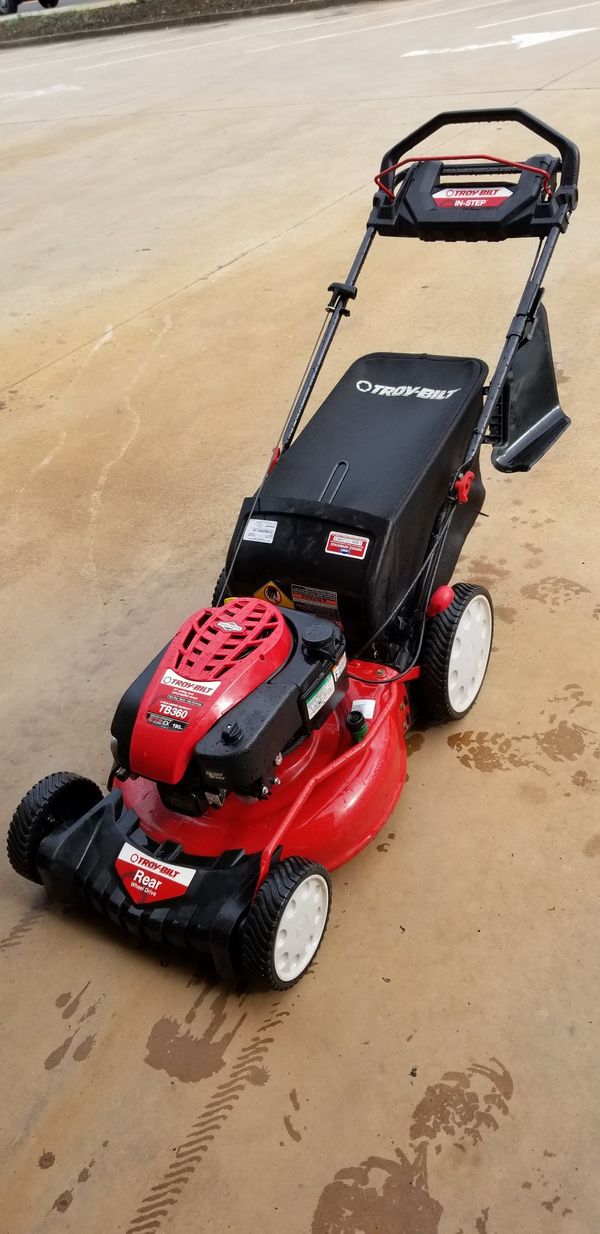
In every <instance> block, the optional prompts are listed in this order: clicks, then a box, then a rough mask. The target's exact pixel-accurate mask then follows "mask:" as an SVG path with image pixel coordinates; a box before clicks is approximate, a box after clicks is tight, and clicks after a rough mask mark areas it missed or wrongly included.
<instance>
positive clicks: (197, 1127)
mask: <svg viewBox="0 0 600 1234" xmlns="http://www.w3.org/2000/svg"><path fill="white" fill-rule="evenodd" d="M286 1001H287V1006H286V1007H285V1008H283V1007H282V1006H281V1000H279V999H277V1000H276V1001H275V1002H272V1003H271V1004H270V1007H269V1011H268V1013H267V1015H266V1017H265V1020H264V1021H263V1023H262V1024H261V1025H260V1027H259V1028H258V1029H257V1031H256V1032H255V1033H254V1035H253V1037H252V1038H251V1040H250V1042H249V1043H248V1045H245V1046H242V1047H241V1049H240V1050H239V1052H238V1054H237V1056H236V1059H235V1062H234V1063H233V1064H232V1066H231V1067H230V1068H229V1071H228V1074H227V1076H226V1077H225V1079H223V1080H222V1081H221V1083H220V1084H219V1085H218V1086H217V1088H216V1089H215V1090H214V1091H213V1094H212V1096H211V1098H210V1100H209V1101H208V1103H207V1104H206V1105H205V1106H204V1107H203V1109H202V1112H201V1114H200V1116H199V1117H198V1118H197V1119H196V1121H195V1122H194V1123H193V1125H192V1127H191V1129H190V1131H189V1132H188V1134H187V1136H186V1137H185V1139H184V1140H182V1142H181V1144H180V1145H179V1146H178V1148H177V1149H176V1152H175V1156H174V1159H173V1160H172V1161H171V1162H170V1164H169V1165H168V1167H167V1169H166V1170H165V1171H164V1174H163V1175H162V1178H160V1180H159V1181H157V1182H156V1183H154V1184H153V1185H152V1186H151V1187H150V1188H149V1190H148V1191H147V1192H146V1195H145V1196H144V1198H143V1199H142V1200H141V1202H140V1204H139V1206H138V1208H137V1211H136V1213H135V1215H134V1217H133V1218H132V1220H131V1221H130V1223H129V1225H128V1226H127V1228H126V1232H125V1234H147V1232H148V1231H152V1234H157V1231H158V1230H159V1229H160V1227H161V1226H162V1224H163V1221H164V1220H165V1219H167V1218H168V1220H169V1222H171V1221H172V1217H173V1212H172V1210H173V1208H174V1206H175V1205H176V1204H177V1200H178V1197H179V1196H180V1195H181V1192H182V1190H183V1188H184V1187H185V1186H186V1184H187V1183H188V1182H189V1181H190V1179H191V1177H192V1175H193V1174H194V1173H195V1171H196V1168H197V1166H199V1165H200V1164H201V1162H203V1161H204V1157H205V1154H206V1153H208V1152H209V1149H210V1146H211V1144H212V1143H213V1141H214V1140H215V1139H216V1137H217V1136H218V1134H219V1132H220V1131H221V1130H222V1129H223V1127H224V1126H225V1124H226V1122H227V1120H228V1119H229V1117H230V1116H231V1114H232V1112H233V1111H234V1110H235V1108H236V1106H237V1103H238V1102H239V1100H240V1098H241V1096H242V1094H243V1093H244V1092H245V1091H246V1088H247V1086H248V1084H251V1083H252V1082H253V1081H252V1079H251V1076H252V1075H253V1074H254V1073H255V1072H256V1069H257V1068H262V1067H263V1066H264V1061H265V1058H266V1056H267V1054H268V1051H269V1046H270V1045H271V1044H272V1042H273V1033H274V1032H276V1031H277V1029H278V1028H280V1026H281V1025H282V1024H283V1022H284V1020H285V1019H286V1018H287V1017H288V1016H289V1015H290V1009H291V1003H290V1000H289V999H288V1000H286Z"/></svg>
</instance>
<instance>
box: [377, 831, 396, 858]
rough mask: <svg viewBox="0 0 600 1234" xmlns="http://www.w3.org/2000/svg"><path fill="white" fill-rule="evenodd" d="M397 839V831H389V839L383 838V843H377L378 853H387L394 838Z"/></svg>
mask: <svg viewBox="0 0 600 1234" xmlns="http://www.w3.org/2000/svg"><path fill="white" fill-rule="evenodd" d="M395 839H396V832H395V831H389V832H388V836H387V839H386V840H382V842H381V844H378V845H377V852H378V853H387V851H388V849H389V847H390V843H391V842H392V840H395Z"/></svg>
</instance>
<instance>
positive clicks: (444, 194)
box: [433, 184, 512, 210]
mask: <svg viewBox="0 0 600 1234" xmlns="http://www.w3.org/2000/svg"><path fill="white" fill-rule="evenodd" d="M507 197H512V190H511V189H507V188H504V187H503V186H502V185H501V184H497V185H496V184H494V185H489V186H488V187H487V188H485V187H484V186H483V185H481V184H478V185H475V186H474V187H473V188H456V189H440V190H439V192H437V193H434V194H433V200H434V202H435V204H436V206H440V207H441V208H442V209H446V210H448V209H450V210H451V209H453V208H454V207H457V208H458V209H459V210H481V209H482V208H484V209H485V208H486V207H487V208H488V209H489V208H490V207H491V206H501V205H502V203H503V202H504V201H506V198H507Z"/></svg>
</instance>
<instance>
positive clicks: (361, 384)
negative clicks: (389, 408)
mask: <svg viewBox="0 0 600 1234" xmlns="http://www.w3.org/2000/svg"><path fill="white" fill-rule="evenodd" d="M461 388H462V387H461V386H457V387H456V389H455V390H430V389H429V387H428V386H379V385H373V382H371V381H357V383H356V389H357V390H360V392H361V394H381V395H385V396H386V397H387V398H410V397H411V395H413V394H415V395H416V397H417V398H431V399H434V398H438V399H444V398H452V395H453V394H458V392H459V390H460V389H461Z"/></svg>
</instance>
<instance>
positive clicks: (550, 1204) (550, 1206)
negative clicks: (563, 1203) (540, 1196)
mask: <svg viewBox="0 0 600 1234" xmlns="http://www.w3.org/2000/svg"><path fill="white" fill-rule="evenodd" d="M558 1203H560V1196H559V1195H555V1196H554V1197H553V1198H552V1199H551V1200H542V1208H545V1209H546V1210H547V1212H549V1213H553V1212H554V1209H555V1208H556V1205H557V1204H558Z"/></svg>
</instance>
